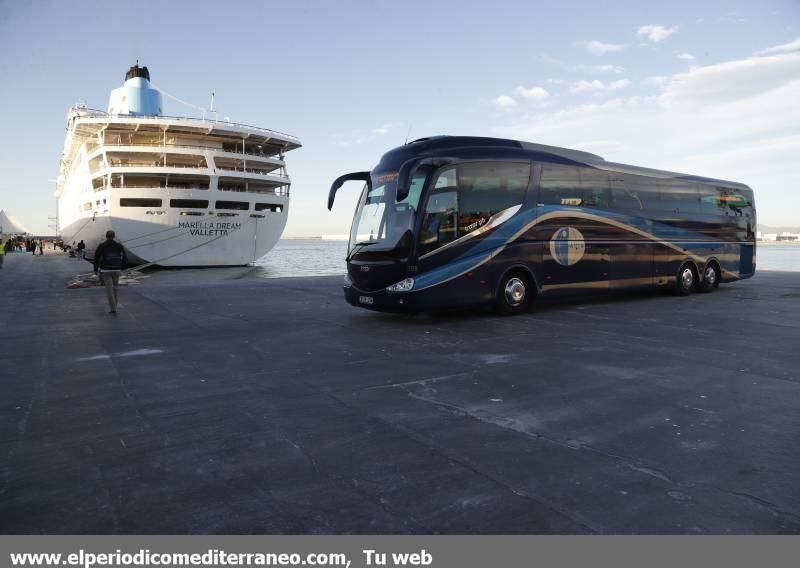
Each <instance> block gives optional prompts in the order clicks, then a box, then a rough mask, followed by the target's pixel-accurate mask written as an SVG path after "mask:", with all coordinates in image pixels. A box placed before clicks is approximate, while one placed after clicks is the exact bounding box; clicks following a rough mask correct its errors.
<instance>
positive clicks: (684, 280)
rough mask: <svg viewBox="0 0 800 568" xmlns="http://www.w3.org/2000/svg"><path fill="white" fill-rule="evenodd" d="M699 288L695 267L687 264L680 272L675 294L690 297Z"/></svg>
mask: <svg viewBox="0 0 800 568" xmlns="http://www.w3.org/2000/svg"><path fill="white" fill-rule="evenodd" d="M696 286H697V273H696V272H695V269H694V266H692V264H691V263H689V262H687V263H685V264H683V265H682V266H681V269H680V270H679V271H678V282H677V283H676V285H675V293H676V294H678V295H679V296H688V295H689V294H691V293H692V292H694V289H695V287H696Z"/></svg>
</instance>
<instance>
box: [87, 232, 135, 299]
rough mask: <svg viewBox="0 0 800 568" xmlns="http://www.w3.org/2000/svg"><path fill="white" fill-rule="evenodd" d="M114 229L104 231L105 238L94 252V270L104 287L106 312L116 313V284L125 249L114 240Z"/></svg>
mask: <svg viewBox="0 0 800 568" xmlns="http://www.w3.org/2000/svg"><path fill="white" fill-rule="evenodd" d="M114 237H116V234H115V233H114V231H107V232H106V240H105V242H104V243H101V244H100V246H99V247H97V250H96V251H95V253H94V272H95V274H97V273H98V272H99V273H100V276H101V278H102V279H103V284H104V285H105V287H106V298H107V299H108V308H109V310H108V313H110V314H116V313H117V286H119V273H120V272H121V271H122V268H123V267H124V266H125V264H126V263H127V260H128V259H127V256H126V255H125V249H124V248H123V246H122V245H121V244H119V243H118V242H117V241H115V240H114Z"/></svg>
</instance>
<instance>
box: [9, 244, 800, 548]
mask: <svg viewBox="0 0 800 568" xmlns="http://www.w3.org/2000/svg"><path fill="white" fill-rule="evenodd" d="M90 269H91V267H90V266H89V265H88V264H87V263H83V262H82V261H80V260H76V259H69V258H66V257H33V256H32V255H27V254H12V255H8V256H7V257H6V261H5V266H4V267H3V268H2V270H0V289H1V290H2V294H0V393H1V394H0V533H101V534H105V533H144V534H148V533H170V534H171V533H302V534H305V533H333V534H339V533H389V534H393V533H426V534H429V533H483V534H488V533H514V534H519V533H798V532H800V491H798V486H800V412H798V410H799V409H800V341H798V340H800V274H798V273H790V272H784V273H780V272H761V273H758V274H757V275H756V277H755V278H753V279H751V280H748V281H743V282H738V283H734V284H728V285H722V287H721V288H720V289H719V290H717V291H715V292H713V293H711V294H694V295H692V296H689V297H686V298H681V297H673V296H669V295H665V294H662V293H657V292H656V293H637V294H628V295H625V296H619V295H616V296H606V297H595V298H590V299H575V300H564V301H558V302H549V303H546V304H544V305H542V306H540V307H539V308H538V309H537V311H536V312H534V313H531V314H528V315H523V316H519V317H514V318H501V317H496V316H491V315H486V314H483V313H477V312H469V313H461V314H453V315H446V316H428V315H420V316H397V315H387V314H378V313H372V312H368V311H365V310H360V309H356V308H353V307H351V306H349V305H347V304H346V303H345V302H344V300H343V298H342V292H341V277H319V278H282V279H272V280H266V279H256V278H248V277H247V271H246V270H242V269H239V270H238V271H237V270H234V271H228V272H226V271H216V272H210V273H204V272H202V271H163V272H157V273H154V274H152V275H151V277H150V278H147V279H145V280H143V281H142V282H141V283H140V284H137V285H131V286H127V287H124V288H121V289H120V294H119V295H120V302H121V307H120V312H119V314H118V315H117V316H116V317H114V316H110V315H108V314H107V313H106V312H107V307H106V305H105V294H104V290H103V289H102V288H90V289H67V288H66V283H67V281H68V280H69V279H70V277H71V276H72V275H74V274H76V273H78V272H87V271H90Z"/></svg>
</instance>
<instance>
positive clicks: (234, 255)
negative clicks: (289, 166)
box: [61, 198, 288, 267]
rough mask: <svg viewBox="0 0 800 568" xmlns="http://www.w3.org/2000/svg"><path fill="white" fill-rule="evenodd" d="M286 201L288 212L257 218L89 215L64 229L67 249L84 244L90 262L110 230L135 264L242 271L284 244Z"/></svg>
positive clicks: (273, 213)
mask: <svg viewBox="0 0 800 568" xmlns="http://www.w3.org/2000/svg"><path fill="white" fill-rule="evenodd" d="M284 199H285V201H286V205H285V206H284V208H283V211H280V212H270V211H266V212H264V213H263V215H260V216H258V217H250V216H249V215H243V216H242V215H240V216H237V217H219V216H210V215H203V216H182V215H180V214H178V213H172V214H165V215H160V216H156V215H148V214H147V213H142V214H141V215H139V216H138V218H137V217H133V216H130V214H127V212H126V216H122V215H115V214H113V213H109V214H101V215H97V216H95V215H89V216H86V217H80V218H77V219H75V220H74V221H72V222H71V223H70V224H69V225H67V226H66V227H63V228H62V230H61V236H62V239H63V240H64V242H65V243H67V244H72V243H73V242H74V243H78V242H80V241H81V240H83V241H84V243H85V244H86V255H87V257H92V256H93V255H94V251H95V249H96V248H97V246H98V245H99V244H100V243H102V242H103V241H104V240H105V234H106V231H108V230H113V231H114V232H115V233H116V240H117V241H118V242H120V243H121V244H122V245H123V246H124V247H125V250H126V252H127V254H128V260H129V262H130V263H132V264H151V263H152V264H156V265H159V266H175V267H178V266H187V267H188V266H241V265H246V264H249V263H253V262H255V261H257V260H258V259H259V258H261V257H263V256H264V255H266V254H267V253H268V252H269V251H270V250H271V249H272V248H273V247H274V246H275V244H276V243H277V242H278V240H279V239H280V237H281V234H282V233H283V229H284V227H285V226H286V218H287V214H288V198H284Z"/></svg>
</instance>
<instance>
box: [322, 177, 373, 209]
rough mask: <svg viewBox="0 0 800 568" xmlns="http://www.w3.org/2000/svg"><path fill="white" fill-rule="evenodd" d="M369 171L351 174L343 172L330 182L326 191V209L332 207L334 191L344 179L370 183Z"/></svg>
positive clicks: (334, 196) (334, 197)
mask: <svg viewBox="0 0 800 568" xmlns="http://www.w3.org/2000/svg"><path fill="white" fill-rule="evenodd" d="M369 174H370V173H369V172H353V173H351V174H344V175H343V176H339V177H338V178H336V179H335V180H334V181H333V183H332V184H331V189H330V191H328V211H330V210H331V209H333V201H334V199H336V192H337V191H338V190H339V188H340V187H342V186H343V185H344V182H346V181H353V180H355V181H364V182H366V183H370V177H369Z"/></svg>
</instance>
